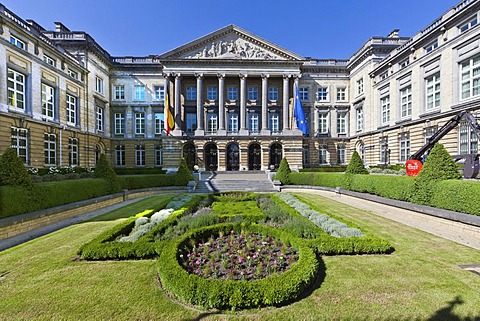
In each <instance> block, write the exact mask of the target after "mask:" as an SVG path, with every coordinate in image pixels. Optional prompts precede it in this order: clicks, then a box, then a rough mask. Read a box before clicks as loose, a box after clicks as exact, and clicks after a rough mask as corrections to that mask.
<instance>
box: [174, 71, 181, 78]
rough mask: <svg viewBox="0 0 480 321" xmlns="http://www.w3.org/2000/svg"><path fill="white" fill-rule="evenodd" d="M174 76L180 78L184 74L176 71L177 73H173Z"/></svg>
mask: <svg viewBox="0 0 480 321" xmlns="http://www.w3.org/2000/svg"><path fill="white" fill-rule="evenodd" d="M172 76H174V77H175V79H179V78H180V77H182V74H181V73H179V72H175V73H173V74H172Z"/></svg>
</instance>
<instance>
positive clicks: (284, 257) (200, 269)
mask: <svg viewBox="0 0 480 321" xmlns="http://www.w3.org/2000/svg"><path fill="white" fill-rule="evenodd" d="M297 261H298V251H297V250H296V249H295V248H293V247H292V246H291V245H288V244H285V243H283V242H282V241H280V240H278V239H275V238H273V237H271V236H265V235H263V236H262V235H260V234H258V233H244V234H240V233H235V230H233V229H232V230H230V233H228V234H226V235H225V234H224V233H222V232H220V233H219V235H218V237H217V238H215V239H214V238H212V237H210V238H209V240H208V241H207V242H204V243H202V242H200V243H197V244H193V246H191V245H190V246H186V247H185V248H184V249H183V250H182V254H180V255H179V263H180V264H181V265H182V266H183V268H184V269H185V270H187V271H188V272H189V273H192V274H195V275H198V276H202V277H205V278H215V279H222V280H247V281H249V280H256V279H262V278H265V277H267V276H269V275H271V274H273V273H282V272H284V271H285V270H286V269H288V267H289V266H290V265H291V264H293V263H295V262H297Z"/></svg>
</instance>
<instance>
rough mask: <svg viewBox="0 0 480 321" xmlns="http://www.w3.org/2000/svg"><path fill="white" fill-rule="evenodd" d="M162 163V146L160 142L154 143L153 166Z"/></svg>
mask: <svg viewBox="0 0 480 321" xmlns="http://www.w3.org/2000/svg"><path fill="white" fill-rule="evenodd" d="M162 165H163V148H162V145H161V144H158V145H155V166H162Z"/></svg>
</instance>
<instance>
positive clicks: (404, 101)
mask: <svg viewBox="0 0 480 321" xmlns="http://www.w3.org/2000/svg"><path fill="white" fill-rule="evenodd" d="M400 111H401V116H402V118H405V117H410V116H412V87H411V86H408V87H405V88H403V89H401V90H400Z"/></svg>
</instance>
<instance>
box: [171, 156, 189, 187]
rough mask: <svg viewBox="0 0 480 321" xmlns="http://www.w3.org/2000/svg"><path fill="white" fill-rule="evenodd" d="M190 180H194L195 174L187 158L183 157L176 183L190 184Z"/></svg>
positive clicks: (179, 184)
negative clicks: (193, 174) (190, 168)
mask: <svg viewBox="0 0 480 321" xmlns="http://www.w3.org/2000/svg"><path fill="white" fill-rule="evenodd" d="M189 181H193V176H192V173H191V172H190V170H189V169H188V166H187V162H186V161H185V158H182V160H181V161H180V166H179V167H178V171H177V180H176V184H175V185H178V186H185V185H187V184H188V182H189Z"/></svg>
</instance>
